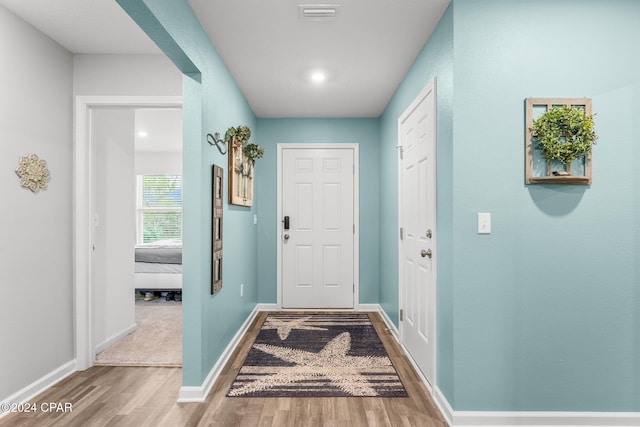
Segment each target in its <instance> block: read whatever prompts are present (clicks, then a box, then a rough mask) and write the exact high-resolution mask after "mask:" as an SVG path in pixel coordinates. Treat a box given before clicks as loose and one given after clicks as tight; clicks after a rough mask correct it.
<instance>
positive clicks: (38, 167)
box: [16, 154, 50, 193]
mask: <svg viewBox="0 0 640 427" xmlns="http://www.w3.org/2000/svg"><path fill="white" fill-rule="evenodd" d="M16 174H17V175H18V176H19V177H20V185H22V186H23V187H24V188H28V189H29V190H31V191H32V192H34V193H37V192H38V190H41V189H46V188H47V185H48V183H49V178H50V176H49V169H47V162H45V161H44V160H42V159H40V158H39V157H38V156H37V155H35V154H29V155H28V156H27V157H21V158H20V163H19V164H18V167H17V168H16Z"/></svg>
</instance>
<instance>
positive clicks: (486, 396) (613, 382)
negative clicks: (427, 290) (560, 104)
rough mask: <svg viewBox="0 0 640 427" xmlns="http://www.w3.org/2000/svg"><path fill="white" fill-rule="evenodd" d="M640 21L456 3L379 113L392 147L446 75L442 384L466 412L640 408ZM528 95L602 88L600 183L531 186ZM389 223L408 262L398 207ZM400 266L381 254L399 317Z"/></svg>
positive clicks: (385, 161) (387, 290)
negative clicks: (485, 216)
mask: <svg viewBox="0 0 640 427" xmlns="http://www.w3.org/2000/svg"><path fill="white" fill-rule="evenodd" d="M638 22H640V2H637V1H628V0H614V1H606V2H605V1H595V0H592V1H584V0H564V1H561V2H559V1H552V0H548V1H545V0H518V1H514V0H486V1H482V2H478V1H474V0H454V2H453V3H452V5H451V6H450V8H449V10H448V11H447V13H446V14H445V16H444V17H443V19H442V20H441V22H440V24H439V27H438V29H437V30H436V32H435V33H434V35H433V36H432V38H431V39H430V40H429V42H428V43H427V44H426V46H425V48H424V50H423V51H422V53H421V54H420V56H419V57H418V58H417V60H416V63H415V64H414V66H413V67H412V69H411V71H410V72H409V74H408V76H407V78H406V79H405V81H404V82H403V84H402V85H401V86H400V88H399V90H398V92H397V93H396V95H395V96H394V98H393V99H392V102H391V103H390V104H389V106H388V107H387V110H386V111H385V114H384V115H383V116H382V118H381V125H380V127H381V141H382V142H381V150H382V152H388V151H389V150H390V149H391V143H389V142H388V141H389V140H390V139H391V138H393V136H394V135H395V133H396V132H397V125H396V124H395V121H396V120H397V117H398V115H399V114H401V112H402V111H403V109H404V108H406V106H407V105H408V104H409V103H410V102H411V100H412V99H413V97H415V95H417V94H418V93H419V91H420V90H421V89H422V88H423V87H424V85H425V84H426V82H427V81H428V80H429V79H430V78H431V76H432V75H436V76H437V77H438V146H437V147H438V163H437V165H438V199H437V201H438V221H439V222H438V255H439V259H438V322H439V323H438V372H437V374H438V377H437V386H438V387H439V388H440V389H441V390H442V392H443V393H444V395H445V396H446V398H447V400H448V401H449V403H450V404H451V405H452V407H453V408H454V409H455V410H478V411H538V410H544V411H604V412H607V411H638V410H640V391H639V390H640V388H639V387H638V386H639V385H640V374H639V368H638V366H640V339H639V336H640V312H639V310H638V308H639V307H638V302H639V297H640V296H639V295H638V291H637V290H636V289H637V284H638V279H639V278H638V271H637V267H636V266H637V265H638V264H639V261H640V260H639V259H638V258H639V255H638V250H637V247H638V243H639V242H640V220H639V219H638V215H637V212H638V208H639V207H640V206H639V199H640V196H638V190H639V188H638V187H639V186H640V172H639V171H638V168H637V167H636V166H635V164H634V159H635V158H636V157H637V156H638V154H639V153H638V150H640V148H637V147H638V146H639V142H640V141H638V134H639V133H638V132H639V131H640V121H638V120H637V119H636V118H635V116H634V114H633V107H634V104H633V101H634V99H637V96H638V95H640V57H639V56H638V55H636V54H635V50H636V49H635V47H636V46H637V44H638V41H639V40H640V26H638V25H637V24H638ZM451 54H453V57H451ZM443 80H444V82H443ZM442 83H444V88H443V84H442ZM443 89H444V90H445V91H446V93H445V94H443V93H442V90H443ZM527 97H590V98H592V100H593V107H594V111H595V112H596V113H597V116H596V128H597V132H598V133H599V135H600V140H599V143H598V145H596V146H595V148H594V156H593V159H594V168H593V170H594V179H593V184H592V185H591V186H589V187H584V186H541V185H531V186H526V185H524V132H525V129H524V127H525V125H524V100H525V98H527ZM443 121H444V123H443ZM443 126H444V129H443ZM381 160H382V161H381V171H382V173H383V174H384V176H383V178H382V180H381V182H382V183H385V184H383V185H382V186H381V198H382V199H387V198H393V197H397V191H396V190H395V188H396V181H395V180H396V177H397V167H396V161H395V159H394V158H390V157H387V156H384V155H381ZM443 168H445V169H446V170H443ZM477 212H491V213H492V215H493V224H492V226H493V232H492V234H490V235H478V234H477V233H476V213H477ZM380 222H381V227H382V230H381V248H383V249H382V251H381V258H382V259H390V258H394V257H397V235H396V233H397V214H396V212H395V207H394V206H390V207H388V208H387V209H385V207H383V209H382V211H381V221H380ZM443 252H444V253H443ZM396 277H397V265H392V266H390V267H389V268H386V267H385V266H384V265H383V267H382V270H381V292H380V294H381V303H382V304H383V306H384V308H385V310H386V311H387V312H388V313H389V314H393V318H395V317H396V311H395V307H396V305H397V279H396Z"/></svg>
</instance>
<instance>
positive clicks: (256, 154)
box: [242, 143, 264, 162]
mask: <svg viewBox="0 0 640 427" xmlns="http://www.w3.org/2000/svg"><path fill="white" fill-rule="evenodd" d="M242 152H243V153H244V156H245V157H246V158H247V159H249V160H250V161H251V162H255V160H256V159H260V158H262V156H264V148H262V147H261V146H259V145H258V144H254V143H251V144H246V145H243V146H242Z"/></svg>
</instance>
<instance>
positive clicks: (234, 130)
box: [224, 125, 264, 206]
mask: <svg viewBox="0 0 640 427" xmlns="http://www.w3.org/2000/svg"><path fill="white" fill-rule="evenodd" d="M249 138H251V129H249V127H247V126H243V125H240V126H237V127H230V128H229V129H227V132H226V133H225V135H224V140H225V141H226V142H227V144H228V147H229V203H231V204H233V205H240V206H251V205H252V204H253V178H254V167H255V162H256V159H260V158H262V156H263V155H264V148H262V147H261V146H260V145H258V144H255V143H250V142H249Z"/></svg>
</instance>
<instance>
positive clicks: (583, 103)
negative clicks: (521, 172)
mask: <svg viewBox="0 0 640 427" xmlns="http://www.w3.org/2000/svg"><path fill="white" fill-rule="evenodd" d="M563 105H564V106H568V107H580V108H583V109H584V111H585V113H586V114H587V115H588V116H591V99H589V98H528V99H527V100H526V113H525V183H526V184H565V185H566V184H570V185H590V184H591V153H589V154H587V155H585V156H583V157H580V158H578V159H576V160H574V161H573V162H572V163H571V166H570V167H571V170H572V173H576V174H575V175H574V174H572V175H565V176H562V175H558V176H556V175H554V174H553V172H554V171H558V170H563V166H564V165H563V164H562V163H561V162H559V161H551V160H547V159H545V157H544V155H543V154H542V151H541V150H540V149H539V148H537V147H535V144H534V141H533V139H534V138H533V137H532V135H531V132H530V129H531V126H532V125H533V121H534V120H535V119H536V118H537V117H539V116H540V115H542V114H544V113H545V112H546V111H548V110H550V109H551V108H553V107H557V106H563Z"/></svg>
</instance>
